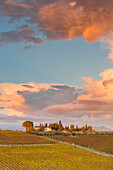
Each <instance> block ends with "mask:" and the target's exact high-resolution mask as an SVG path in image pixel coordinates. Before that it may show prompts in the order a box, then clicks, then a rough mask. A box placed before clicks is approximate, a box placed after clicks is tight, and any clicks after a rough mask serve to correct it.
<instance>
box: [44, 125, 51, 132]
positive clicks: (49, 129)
mask: <svg viewBox="0 0 113 170" xmlns="http://www.w3.org/2000/svg"><path fill="white" fill-rule="evenodd" d="M44 131H52V129H51V128H50V127H49V126H46V127H44Z"/></svg>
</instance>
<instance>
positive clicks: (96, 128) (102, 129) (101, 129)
mask: <svg viewBox="0 0 113 170" xmlns="http://www.w3.org/2000/svg"><path fill="white" fill-rule="evenodd" d="M93 129H95V131H113V130H112V129H109V128H107V127H105V126H100V127H96V126H93Z"/></svg>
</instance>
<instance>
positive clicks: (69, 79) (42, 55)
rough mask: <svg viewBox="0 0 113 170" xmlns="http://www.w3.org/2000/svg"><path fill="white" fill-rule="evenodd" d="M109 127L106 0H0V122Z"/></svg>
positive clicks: (110, 43) (111, 56)
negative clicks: (59, 121)
mask: <svg viewBox="0 0 113 170" xmlns="http://www.w3.org/2000/svg"><path fill="white" fill-rule="evenodd" d="M25 120H32V121H33V122H34V124H35V125H38V124H39V123H45V122H55V121H57V120H62V123H63V125H68V124H71V123H74V124H75V125H78V126H83V125H85V124H86V123H87V124H88V125H92V126H97V127H98V126H105V127H108V128H110V129H113V0H32V1H31V0H0V129H22V127H21V124H22V122H23V121H25Z"/></svg>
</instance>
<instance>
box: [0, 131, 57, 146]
mask: <svg viewBox="0 0 113 170" xmlns="http://www.w3.org/2000/svg"><path fill="white" fill-rule="evenodd" d="M47 143H58V142H55V141H52V140H48V139H43V138H40V137H39V136H36V135H33V134H29V133H26V132H14V131H13V132H8V131H0V144H6V145H7V144H47Z"/></svg>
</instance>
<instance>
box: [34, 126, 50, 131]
mask: <svg viewBox="0 0 113 170" xmlns="http://www.w3.org/2000/svg"><path fill="white" fill-rule="evenodd" d="M41 128H42V127H41V126H35V130H41ZM43 128H44V131H46V132H48V131H52V129H51V128H50V127H49V126H44V127H43Z"/></svg>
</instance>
